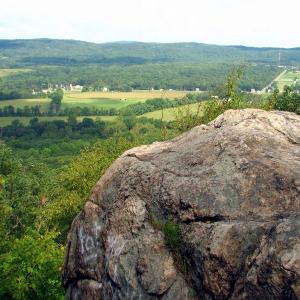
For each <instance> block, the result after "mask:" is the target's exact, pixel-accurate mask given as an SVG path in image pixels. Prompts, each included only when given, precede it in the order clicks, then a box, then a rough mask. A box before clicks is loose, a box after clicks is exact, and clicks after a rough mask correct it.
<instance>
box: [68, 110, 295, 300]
mask: <svg viewBox="0 0 300 300" xmlns="http://www.w3.org/2000/svg"><path fill="white" fill-rule="evenodd" d="M299 215H300V116H297V115H295V114H293V113H286V112H277V111H273V112H265V111H262V110H255V109H247V110H230V111H227V112H225V113H224V114H223V115H221V116H219V117H218V118H217V119H216V120H215V121H213V122H211V123H210V124H209V125H207V126H205V125H202V126H198V127H195V128H193V129H192V130H190V131H189V132H187V133H184V134H183V135H181V136H179V137H177V138H175V139H173V140H171V141H167V142H162V143H154V144H152V145H150V146H141V147H138V148H134V149H131V150H129V151H127V152H125V153H124V154H123V155H122V156H121V157H120V158H118V159H117V160H116V161H115V162H114V163H113V165H112V166H111V167H110V168H109V169H108V170H107V172H106V173H105V175H104V176H102V178H101V179H100V180H99V182H98V183H97V184H96V186H95V187H94V189H93V190H92V193H91V195H90V198H89V200H88V201H87V203H86V205H85V207H84V209H83V211H82V212H81V213H80V214H79V215H78V216H77V217H76V218H75V220H74V222H73V224H72V228H71V230H70V233H69V237H68V246H67V254H66V260H65V269H64V285H65V288H66V298H67V299H163V300H166V299H170V300H171V299H172V300H174V299H178V300H184V299H300V218H299ZM166 222H167V224H169V226H171V225H172V226H173V229H174V228H175V229H176V230H173V231H172V230H171V235H172V234H173V236H170V237H169V236H167V235H168V234H170V233H167V232H166V231H165V230H164V228H165V227H166V226H165V225H164V223H166ZM170 224H171V225H170ZM175 224H178V225H175ZM178 228H179V230H178ZM172 238H173V239H175V240H176V239H177V247H173V246H172V243H170V241H169V240H168V239H172ZM178 241H179V246H178Z"/></svg>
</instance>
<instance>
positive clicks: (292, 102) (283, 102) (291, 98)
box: [266, 87, 300, 115]
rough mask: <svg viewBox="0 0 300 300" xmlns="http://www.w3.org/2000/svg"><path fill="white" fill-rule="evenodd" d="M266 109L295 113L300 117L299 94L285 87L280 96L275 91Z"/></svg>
mask: <svg viewBox="0 0 300 300" xmlns="http://www.w3.org/2000/svg"><path fill="white" fill-rule="evenodd" d="M266 108H267V109H276V110H283V111H290V112H295V113H297V114H298V115H300V94H299V93H297V92H295V91H293V88H291V87H285V88H284V92H283V93H282V94H280V93H279V91H278V90H275V91H274V93H273V95H272V96H271V97H270V99H269V101H268V103H267V105H266Z"/></svg>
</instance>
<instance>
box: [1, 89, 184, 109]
mask: <svg viewBox="0 0 300 300" xmlns="http://www.w3.org/2000/svg"><path fill="white" fill-rule="evenodd" d="M184 95H186V92H180V91H166V92H160V91H134V92H86V93H81V92H77V93H65V95H64V98H63V101H62V108H67V107H69V108H72V107H78V106H79V107H90V108H92V107H95V108H105V109H110V108H115V109H120V108H122V107H125V106H128V105H130V104H134V103H137V102H144V101H146V100H147V99H154V98H159V97H164V98H168V99H175V98H181V97H183V96H184ZM49 104H50V99H45V98H44V99H43V98H42V99H18V100H4V101H0V108H1V107H4V106H8V105H13V106H14V107H24V106H35V105H39V106H40V108H41V111H42V112H47V111H48V109H49Z"/></svg>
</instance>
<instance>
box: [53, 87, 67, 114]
mask: <svg viewBox="0 0 300 300" xmlns="http://www.w3.org/2000/svg"><path fill="white" fill-rule="evenodd" d="M63 97H64V92H63V90H62V89H58V90H56V91H54V92H53V93H51V94H50V98H51V103H50V112H51V113H54V114H56V113H58V112H59V110H60V107H61V101H62V99H63Z"/></svg>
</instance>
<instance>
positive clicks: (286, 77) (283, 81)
mask: <svg viewBox="0 0 300 300" xmlns="http://www.w3.org/2000/svg"><path fill="white" fill-rule="evenodd" d="M296 81H297V82H300V73H297V72H295V71H287V72H286V73H284V74H283V75H282V76H280V78H278V80H276V81H275V83H276V84H277V87H278V89H279V91H280V92H282V91H283V90H284V87H285V86H292V85H294V84H295V82H296Z"/></svg>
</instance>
